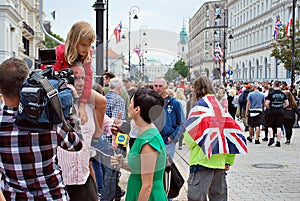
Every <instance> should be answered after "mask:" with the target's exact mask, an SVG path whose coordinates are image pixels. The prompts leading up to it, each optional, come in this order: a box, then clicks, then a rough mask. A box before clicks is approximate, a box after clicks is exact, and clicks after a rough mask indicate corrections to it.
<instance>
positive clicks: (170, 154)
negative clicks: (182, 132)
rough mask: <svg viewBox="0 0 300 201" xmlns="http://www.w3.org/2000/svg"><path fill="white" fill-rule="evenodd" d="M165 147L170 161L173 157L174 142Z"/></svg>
mask: <svg viewBox="0 0 300 201" xmlns="http://www.w3.org/2000/svg"><path fill="white" fill-rule="evenodd" d="M165 146H166V151H167V154H168V155H169V156H170V157H171V159H173V158H174V155H175V149H176V144H175V143H174V142H171V143H168V144H165Z"/></svg>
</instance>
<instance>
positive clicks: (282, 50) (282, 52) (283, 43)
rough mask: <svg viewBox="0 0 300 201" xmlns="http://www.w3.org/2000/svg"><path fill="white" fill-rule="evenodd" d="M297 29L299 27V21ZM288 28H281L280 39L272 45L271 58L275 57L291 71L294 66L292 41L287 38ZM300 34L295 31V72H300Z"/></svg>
mask: <svg viewBox="0 0 300 201" xmlns="http://www.w3.org/2000/svg"><path fill="white" fill-rule="evenodd" d="M295 27H299V21H297V22H296V24H295ZM285 28H286V26H285V25H283V26H281V28H280V30H279V38H278V39H276V40H275V42H273V43H272V44H271V45H272V47H273V50H272V53H271V56H272V57H275V58H276V59H277V60H278V61H279V63H283V64H284V67H285V68H286V69H289V70H290V69H291V66H292V39H291V38H287V37H286V32H285ZM299 47H300V32H299V31H298V30H297V29H296V30H295V70H300V61H299V59H300V48H299Z"/></svg>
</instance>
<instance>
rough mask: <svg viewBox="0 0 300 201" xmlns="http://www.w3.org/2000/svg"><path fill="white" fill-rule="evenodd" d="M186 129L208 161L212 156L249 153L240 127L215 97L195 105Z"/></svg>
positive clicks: (211, 96)
mask: <svg viewBox="0 0 300 201" xmlns="http://www.w3.org/2000/svg"><path fill="white" fill-rule="evenodd" d="M185 128H186V130H187V131H188V133H189V134H190V136H191V137H192V138H193V139H194V140H195V142H196V143H197V144H198V145H199V146H200V147H201V149H202V150H203V152H204V153H205V155H206V156H207V158H208V159H209V158H210V157H211V155H212V154H246V153H247V152H248V148H247V142H246V139H245V137H244V135H243V133H242V131H241V128H240V126H239V125H238V124H237V123H236V122H235V120H234V119H233V118H232V117H231V116H230V114H229V113H228V112H225V111H224V109H223V108H222V106H221V104H220V103H219V102H218V100H217V99H216V97H215V96H213V95H208V96H205V97H203V98H201V99H200V100H199V101H198V102H196V103H195V104H194V106H193V108H192V109H191V111H190V113H189V117H188V119H187V121H186V123H185Z"/></svg>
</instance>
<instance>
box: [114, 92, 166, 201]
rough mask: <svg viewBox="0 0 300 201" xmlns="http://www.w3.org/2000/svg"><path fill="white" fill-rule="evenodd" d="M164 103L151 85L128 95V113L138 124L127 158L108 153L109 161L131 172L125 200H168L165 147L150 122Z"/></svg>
mask: <svg viewBox="0 0 300 201" xmlns="http://www.w3.org/2000/svg"><path fill="white" fill-rule="evenodd" d="M163 104H164V100H163V98H162V97H161V96H160V95H159V94H158V93H157V92H155V91H153V90H151V89H138V90H137V91H136V92H135V93H134V95H133V97H132V98H131V102H130V105H129V108H128V113H129V116H130V118H132V119H133V120H134V122H135V124H136V126H137V128H138V136H137V138H136V140H135V142H134V144H133V146H132V148H131V149H130V152H129V154H128V160H127V161H126V160H124V158H123V156H122V154H119V155H115V156H112V157H111V165H113V166H114V165H118V167H119V168H124V169H126V170H128V171H130V172H131V174H130V176H129V179H128V184H127V194H126V199H125V200H126V201H132V200H159V201H166V200H167V195H166V192H165V190H164V185H163V175H164V171H165V166H166V149H165V146H164V142H163V139H162V137H161V135H160V133H159V131H158V130H157V128H156V127H155V125H154V124H153V123H152V122H153V120H154V119H156V118H157V117H158V116H159V115H160V113H161V111H162V107H163Z"/></svg>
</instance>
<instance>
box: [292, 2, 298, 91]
mask: <svg viewBox="0 0 300 201" xmlns="http://www.w3.org/2000/svg"><path fill="white" fill-rule="evenodd" d="M296 2H297V0H293V7H292V19H293V22H292V34H291V39H292V61H291V71H292V72H291V86H293V85H294V82H295V19H296V18H295V8H296Z"/></svg>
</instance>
